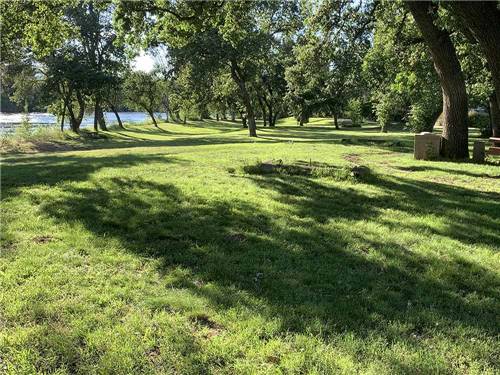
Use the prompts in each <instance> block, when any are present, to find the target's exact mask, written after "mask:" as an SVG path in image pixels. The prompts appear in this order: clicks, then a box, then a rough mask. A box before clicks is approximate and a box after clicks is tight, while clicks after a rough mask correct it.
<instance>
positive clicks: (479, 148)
mask: <svg viewBox="0 0 500 375" xmlns="http://www.w3.org/2000/svg"><path fill="white" fill-rule="evenodd" d="M484 158H485V151H484V142H483V141H474V148H473V150H472V160H473V161H474V163H484Z"/></svg>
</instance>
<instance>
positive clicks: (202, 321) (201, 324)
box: [189, 314, 224, 339]
mask: <svg viewBox="0 0 500 375" xmlns="http://www.w3.org/2000/svg"><path fill="white" fill-rule="evenodd" d="M189 319H190V320H191V322H192V323H194V324H195V326H196V327H197V328H198V329H203V330H204V335H203V336H204V337H205V338H208V339H209V338H212V337H215V336H217V335H219V334H220V333H221V332H222V331H223V330H224V327H223V326H222V325H221V324H219V323H217V322H215V321H213V320H212V319H210V317H209V316H208V315H206V314H198V315H194V316H192V317H190V318H189Z"/></svg>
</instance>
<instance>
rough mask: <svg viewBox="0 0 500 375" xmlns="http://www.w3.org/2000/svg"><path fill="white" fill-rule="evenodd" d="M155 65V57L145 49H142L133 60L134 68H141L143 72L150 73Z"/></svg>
mask: <svg viewBox="0 0 500 375" xmlns="http://www.w3.org/2000/svg"><path fill="white" fill-rule="evenodd" d="M153 66H154V61H153V58H152V57H151V56H150V55H148V54H147V53H145V52H144V51H141V53H140V55H139V56H137V57H136V58H135V59H134V60H133V61H132V69H133V70H141V71H143V72H146V73H149V72H150V71H151V70H153Z"/></svg>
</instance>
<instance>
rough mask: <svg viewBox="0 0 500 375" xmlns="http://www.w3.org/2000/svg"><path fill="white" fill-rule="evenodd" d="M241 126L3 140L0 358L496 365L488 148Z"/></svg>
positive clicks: (32, 367) (100, 363)
mask: <svg viewBox="0 0 500 375" xmlns="http://www.w3.org/2000/svg"><path fill="white" fill-rule="evenodd" d="M259 135H260V136H259V138H257V139H250V138H249V137H247V136H246V131H245V130H242V129H240V127H239V125H237V124H231V123H221V124H216V123H215V122H210V121H206V122H204V123H196V124H191V125H186V126H183V125H174V124H162V125H161V129H160V130H158V129H154V128H153V127H151V126H129V127H128V130H127V131H113V132H109V133H107V134H106V137H105V138H103V139H96V140H87V141H85V142H84V143H79V142H77V141H71V142H69V143H67V144H66V145H64V144H62V145H60V146H58V147H56V149H57V148H58V149H59V151H58V152H45V153H43V152H41V153H33V154H25V155H20V154H17V155H15V154H4V157H3V161H2V203H1V204H2V214H1V215H2V252H1V256H0V373H7V374H35V373H36V374H41V373H43V374H49V373H50V374H52V373H54V374H94V373H96V374H97V373H98V374H139V373H145V374H150V373H151V374H153V373H159V374H160V373H166V374H171V373H179V374H209V373H215V374H235V373H237V374H274V373H285V374H305V373H307V374H333V373H335V374H336V373H345V374H353V373H376V374H385V373H391V374H394V373H415V374H427V373H442V374H448V373H459V374H479V373H481V374H484V373H491V374H494V373H498V372H499V371H500V356H499V353H500V344H499V327H500V314H499V311H500V259H499V250H500V166H499V165H498V164H497V165H492V164H488V165H473V164H470V163H467V164H466V163H450V162H424V161H416V160H414V159H413V156H412V136H411V134H409V133H403V132H392V133H388V134H381V133H379V132H377V131H376V130H375V129H357V130H347V129H345V130H337V131H336V130H334V129H332V127H331V125H329V124H326V121H324V120H315V121H313V122H312V123H311V124H310V125H308V126H306V127H304V128H300V127H297V126H292V125H291V124H280V125H279V126H278V127H277V128H276V129H268V128H267V129H260V130H259ZM68 145H69V146H68ZM35 148H36V147H35ZM78 148H81V149H78ZM41 149H43V148H41ZM45 149H47V148H45ZM267 160H275V162H276V163H277V160H282V162H283V163H284V164H293V163H299V162H300V163H302V164H305V165H315V164H316V163H324V164H323V165H325V166H326V167H325V168H326V169H328V170H332V171H349V170H350V169H349V168H350V167H351V166H353V165H362V166H365V167H367V170H368V173H364V174H363V175H362V176H360V177H352V176H351V175H350V174H349V173H332V174H331V175H329V174H325V175H319V176H309V175H300V174H294V173H278V172H276V171H275V172H276V173H264V174H261V173H258V168H252V166H255V165H256V163H257V162H258V161H267ZM249 167H250V168H249ZM252 170H253V171H254V172H255V170H257V173H249V171H252Z"/></svg>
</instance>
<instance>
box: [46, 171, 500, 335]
mask: <svg viewBox="0 0 500 375" xmlns="http://www.w3.org/2000/svg"><path fill="white" fill-rule="evenodd" d="M252 180H253V181H254V182H255V183H256V184H258V185H259V186H261V187H262V189H263V190H264V192H265V191H266V190H274V191H276V192H278V193H279V194H280V196H282V199H285V201H284V202H286V205H287V210H289V211H290V213H293V214H294V215H295V216H297V217H299V218H306V219H307V218H310V219H312V220H310V221H309V222H308V225H307V227H304V226H302V227H301V226H298V223H296V222H294V221H295V220H297V219H294V218H293V216H290V217H288V216H282V215H285V214H286V212H282V213H281V214H276V213H271V212H269V211H267V210H265V209H264V208H260V207H256V206H254V205H252V204H249V203H247V202H245V201H241V200H237V199H232V198H231V197H227V198H224V199H219V200H210V201H209V200H206V199H205V198H202V197H198V196H196V195H189V196H187V195H184V194H183V193H182V192H181V191H180V190H179V189H178V188H176V187H175V186H173V185H170V184H157V183H155V182H152V181H146V180H142V179H137V178H107V179H101V181H100V183H99V186H96V185H92V186H85V187H82V186H74V185H72V186H65V187H64V191H65V193H66V194H63V195H62V196H61V197H58V198H57V199H55V198H53V199H50V198H47V199H44V200H43V205H42V206H41V209H42V211H43V212H44V213H45V214H46V215H47V216H48V217H50V218H52V219H55V220H57V221H60V222H63V223H74V224H75V225H83V226H84V227H85V228H86V229H87V230H88V231H90V232H92V233H93V234H94V235H96V236H97V237H103V238H104V236H105V237H106V238H110V237H111V238H113V239H116V240H118V241H119V242H120V243H121V245H122V246H123V248H124V249H126V250H127V251H130V252H132V253H135V254H138V255H140V256H144V257H147V258H151V257H153V258H157V259H159V260H160V261H161V262H160V264H161V265H160V269H159V271H160V272H164V273H166V274H169V273H170V271H172V270H173V269H175V268H176V267H181V268H182V269H189V270H190V275H191V276H188V277H186V276H182V277H179V278H178V280H177V282H174V284H173V285H174V286H177V287H182V288H188V289H190V290H191V291H192V292H193V293H195V294H198V295H200V296H203V297H205V298H207V299H209V300H210V301H211V303H212V306H213V308H214V309H222V310H226V309H229V308H232V307H235V306H238V305H241V304H247V306H246V307H247V308H249V309H252V310H254V311H255V314H260V315H265V316H266V317H267V318H269V319H272V318H275V317H278V318H279V319H280V321H281V332H283V333H285V332H298V333H304V334H306V333H312V334H318V335H321V336H323V337H324V338H325V339H326V338H328V337H329V336H330V335H334V334H337V333H345V332H349V333H352V334H354V335H358V336H360V337H367V336H369V335H372V336H373V335H375V336H378V337H381V338H383V339H385V340H392V341H404V340H412V337H414V336H412V335H418V337H426V336H432V335H434V334H438V335H441V334H442V335H452V334H453V330H454V329H456V328H457V327H465V329H472V330H474V332H475V333H474V334H480V335H484V336H486V337H489V338H494V337H495V335H496V334H497V331H496V328H495V325H494V324H492V322H494V321H496V319H497V312H498V309H499V308H500V306H499V303H498V301H499V300H500V299H499V298H500V295H499V290H500V280H499V278H498V275H496V274H495V273H493V272H492V271H490V270H488V269H486V268H484V267H482V266H480V265H478V264H475V263H472V262H470V261H468V260H465V259H463V258H461V257H460V256H458V255H452V254H450V255H449V256H447V257H441V256H439V255H438V253H436V252H429V253H428V254H425V255H424V254H421V253H418V252H415V251H413V250H412V249H409V248H405V247H404V246H402V245H401V244H399V243H397V242H395V241H394V240H393V239H383V238H377V236H376V235H373V234H371V233H369V231H366V232H363V233H359V231H356V230H354V229H352V230H349V229H342V230H335V229H332V228H331V227H325V226H323V225H321V224H322V223H324V222H326V221H327V220H334V221H335V220H350V221H353V222H354V221H357V220H373V221H377V220H378V218H379V215H380V213H381V210H384V209H387V208H391V209H394V210H402V211H405V212H407V211H408V210H415V214H416V215H417V214H426V213H434V214H436V215H440V216H443V217H447V216H449V224H450V226H449V228H448V229H447V230H446V231H444V232H443V233H440V235H442V236H447V237H449V238H453V239H457V240H469V239H471V238H472V237H474V238H476V236H479V235H481V236H482V240H483V241H484V242H485V243H488V244H490V245H494V246H495V245H496V244H498V242H496V241H497V240H498V236H497V235H495V234H494V233H493V232H491V231H489V229H488V231H484V232H482V233H480V231H479V230H477V231H476V232H474V228H470V229H469V227H467V228H468V231H469V233H468V234H464V233H462V232H463V231H464V226H465V223H464V222H463V221H462V220H461V216H460V215H458V214H457V213H456V211H454V207H456V206H457V205H458V204H460V205H461V207H462V211H463V212H464V213H465V214H466V215H467V216H472V217H473V216H476V215H477V216H481V218H482V220H483V221H482V222H481V224H480V225H481V226H483V225H484V226H485V228H490V226H493V225H498V217H496V216H495V215H496V214H495V213H496V212H498V211H496V210H495V209H496V208H498V203H495V205H496V206H495V207H491V206H490V204H491V203H492V202H491V201H490V200H491V199H492V198H498V195H492V194H490V195H487V194H478V195H477V197H476V198H475V197H473V196H472V192H467V191H466V189H459V188H454V187H448V186H439V185H438V184H434V183H416V182H414V181H407V180H404V179H395V178H394V179H387V180H386V179H379V180H372V181H371V182H370V183H372V184H376V185H377V186H380V187H382V188H384V189H388V194H387V195H384V196H382V197H378V198H377V197H371V196H367V195H364V194H362V193H359V192H357V191H356V190H355V189H354V187H352V188H343V189H338V188H333V187H326V186H323V185H322V184H320V183H319V182H317V181H314V180H312V179H308V178H305V177H304V178H302V177H301V178H298V177H297V178H292V179H290V180H284V179H281V178H277V177H275V176H269V177H263V178H261V179H257V178H253V177H252ZM474 194H477V193H475V192H474ZM464 195H466V196H468V198H470V200H469V202H468V203H466V204H463V196H464ZM88 197H92V199H88ZM285 197H286V198H285ZM400 199H403V200H404V202H398V201H399V200H400ZM497 202H498V199H497ZM285 211H286V210H285ZM277 216H278V217H277ZM280 219H282V220H283V219H284V220H286V224H283V221H282V220H281V221H280ZM454 222H456V223H455V224H454ZM381 225H383V224H381ZM403 226H404V224H403ZM406 229H409V230H411V229H412V228H411V227H408V228H406ZM428 229H432V228H428ZM490 229H491V228H490ZM474 233H475V234H474ZM471 236H472V237H471ZM478 239H479V238H478ZM374 254H375V255H376V256H373V255H374ZM431 271H432V272H431ZM195 280H203V281H204V282H205V283H206V282H209V283H211V284H212V285H216V288H215V290H214V289H213V288H206V287H204V286H203V285H199V284H197V283H195ZM235 291H242V292H244V293H247V294H249V295H251V296H255V297H257V298H258V299H260V300H262V301H264V303H265V308H264V309H263V307H262V304H258V305H252V302H251V301H245V300H242V299H241V298H240V297H238V294H237V293H235ZM436 323H439V326H437V325H436ZM394 324H400V325H402V326H404V327H406V328H405V330H404V331H402V332H397V333H395V331H394ZM416 345H418V343H417V344H416Z"/></svg>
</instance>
